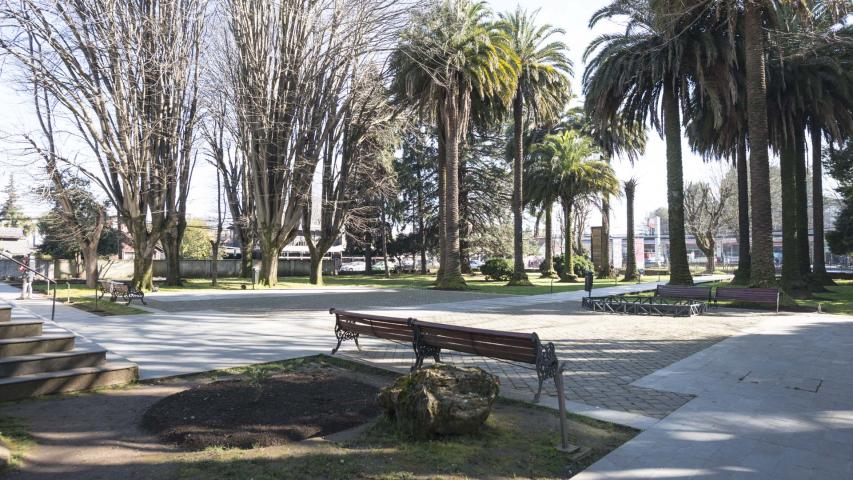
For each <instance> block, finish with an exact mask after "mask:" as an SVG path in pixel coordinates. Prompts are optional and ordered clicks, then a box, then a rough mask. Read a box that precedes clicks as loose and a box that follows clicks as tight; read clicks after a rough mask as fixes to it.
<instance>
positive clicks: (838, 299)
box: [702, 280, 853, 315]
mask: <svg viewBox="0 0 853 480" xmlns="http://www.w3.org/2000/svg"><path fill="white" fill-rule="evenodd" d="M835 283H836V285H834V286H831V287H826V289H827V290H828V291H827V292H820V293H815V294H813V297H812V298H810V299H792V298H790V297H785V296H783V299H782V302H781V304H782V309H783V310H784V308H785V307H786V306H788V307H794V309H796V307H804V308H807V309H817V305H818V304H820V305H821V310H822V311H823V312H824V313H838V314H844V315H853V280H835ZM702 286H703V287H706V286H707V287H721V288H726V287H728V286H732V287H739V286H740V285H731V284H730V283H729V282H714V283H706V284H703V285H702ZM720 305H723V306H734V307H744V308H761V307H762V306H761V305H752V304H740V303H738V304H733V303H732V302H727V301H720ZM765 308H768V307H765Z"/></svg>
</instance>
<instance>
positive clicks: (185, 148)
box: [0, 0, 205, 289]
mask: <svg viewBox="0 0 853 480" xmlns="http://www.w3.org/2000/svg"><path fill="white" fill-rule="evenodd" d="M204 12H205V5H204V0H151V1H146V2H126V1H122V0H73V1H66V0H18V1H6V2H4V3H2V6H0V16H2V18H3V19H4V22H5V25H6V26H7V28H6V29H5V30H4V32H3V38H2V40H0V49H2V50H3V51H4V52H5V53H7V54H8V55H9V56H11V57H12V58H14V59H15V60H16V61H17V62H18V63H19V64H20V65H21V66H22V70H23V71H25V72H27V73H28V74H30V75H31V81H32V83H33V84H37V85H38V86H39V87H40V88H41V89H43V90H44V91H45V92H47V93H48V94H49V95H50V97H51V98H53V99H55V100H56V102H57V107H58V108H60V109H62V110H63V113H64V114H65V116H66V117H67V118H68V120H69V121H68V122H67V123H68V124H69V128H70V129H73V130H74V132H75V134H76V135H77V136H78V137H80V138H82V140H83V142H84V144H85V146H86V147H87V149H88V155H87V158H89V159H91V160H92V161H91V162H79V163H78V162H74V166H75V167H76V168H78V169H79V171H80V172H81V173H82V174H83V175H85V176H87V177H89V178H90V179H91V180H92V182H93V183H94V184H95V185H98V186H99V187H100V188H101V189H102V190H103V192H104V193H105V194H106V195H107V197H108V198H109V200H110V202H111V203H112V204H113V205H115V207H116V209H117V211H118V213H119V215H120V216H121V217H122V219H123V221H124V222H125V223H126V224H127V225H128V227H129V230H130V233H131V237H132V239H133V246H134V250H135V252H134V274H133V283H134V284H135V285H136V286H138V287H140V288H148V289H150V288H151V287H152V285H153V281H152V280H153V278H152V277H153V254H154V251H155V248H156V247H157V245H158V244H159V243H160V242H161V241H163V240H164V239H165V237H166V235H167V234H168V235H171V236H172V237H171V239H167V242H166V243H167V248H166V250H167V252H168V251H169V249H170V248H169V245H168V244H169V243H170V242H174V241H177V242H178V244H179V242H180V231H181V225H180V224H181V219H180V217H181V215H182V213H183V212H184V211H185V206H183V207H182V201H183V200H185V198H186V192H187V188H188V187H187V185H188V183H189V179H190V178H189V172H190V171H191V163H192V158H191V157H192V141H193V127H194V125H195V121H196V96H195V93H196V85H197V79H198V56H199V50H200V48H199V43H200V38H201V33H202V27H203V19H204ZM30 39H32V41H35V42H37V43H38V44H39V45H40V49H41V51H40V54H39V55H34V54H33V51H32V48H30V41H31V40H30ZM183 205H185V203H183Z"/></svg>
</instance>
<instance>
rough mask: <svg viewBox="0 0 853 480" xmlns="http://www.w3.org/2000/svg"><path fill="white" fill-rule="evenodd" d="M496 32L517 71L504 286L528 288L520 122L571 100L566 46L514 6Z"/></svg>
mask: <svg viewBox="0 0 853 480" xmlns="http://www.w3.org/2000/svg"><path fill="white" fill-rule="evenodd" d="M497 28H498V29H500V30H501V31H502V32H504V35H506V37H507V38H508V39H509V42H510V47H511V48H512V50H513V52H514V53H515V55H516V57H517V58H518V60H519V64H520V67H521V68H520V69H519V74H518V78H517V80H516V88H515V96H514V98H513V101H512V121H513V143H514V145H513V146H514V154H513V167H512V169H513V194H512V214H513V259H514V262H513V263H514V265H513V274H512V278H511V279H510V282H509V284H510V285H531V283H530V281H529V280H528V279H527V274H526V273H525V272H524V251H523V248H522V247H523V241H522V220H523V199H524V196H523V162H524V138H525V131H524V127H525V125H526V122H525V118H524V117H525V114H527V117H528V119H529V120H530V121H533V122H541V121H543V120H547V119H550V118H553V117H555V116H556V115H558V114H559V113H560V111H561V110H562V108H563V107H564V106H565V104H566V103H567V102H568V99H569V97H570V95H569V90H570V84H569V76H571V75H572V62H571V60H569V58H568V57H567V55H566V52H567V51H568V47H567V46H566V45H565V44H564V43H563V42H560V41H555V40H551V38H552V37H554V36H555V35H560V34H562V33H563V30H561V29H558V28H554V27H552V26H550V25H547V24H544V25H538V26H537V25H536V12H533V13H528V12H527V11H526V10H523V9H522V8H521V7H520V6H518V7H516V10H515V12H512V13H505V14H501V15H500V20H499V21H498V23H497ZM546 223H547V222H546Z"/></svg>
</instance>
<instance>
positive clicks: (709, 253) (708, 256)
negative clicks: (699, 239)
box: [702, 234, 717, 274]
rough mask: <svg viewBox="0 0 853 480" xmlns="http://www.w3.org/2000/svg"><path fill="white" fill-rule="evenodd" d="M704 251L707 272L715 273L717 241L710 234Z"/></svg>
mask: <svg viewBox="0 0 853 480" xmlns="http://www.w3.org/2000/svg"><path fill="white" fill-rule="evenodd" d="M702 253H704V254H705V273H708V274H713V273H714V272H715V271H716V270H717V242H716V240H714V237H713V236H712V235H710V234H709V235H708V239H707V243H706V244H705V248H703V249H702Z"/></svg>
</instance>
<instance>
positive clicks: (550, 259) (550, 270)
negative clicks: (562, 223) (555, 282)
mask: <svg viewBox="0 0 853 480" xmlns="http://www.w3.org/2000/svg"><path fill="white" fill-rule="evenodd" d="M553 208H554V205H552V204H550V203H549V204H547V205H545V268H543V269H542V277H543V278H553V277H554V276H555V275H556V274H557V272H556V271H554V252H553V249H552V248H551V247H552V246H553V245H551V243H552V241H553V236H554V231H553V229H554V226H553V223H554V219H553V217H552V215H551V210H552V209H553Z"/></svg>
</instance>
